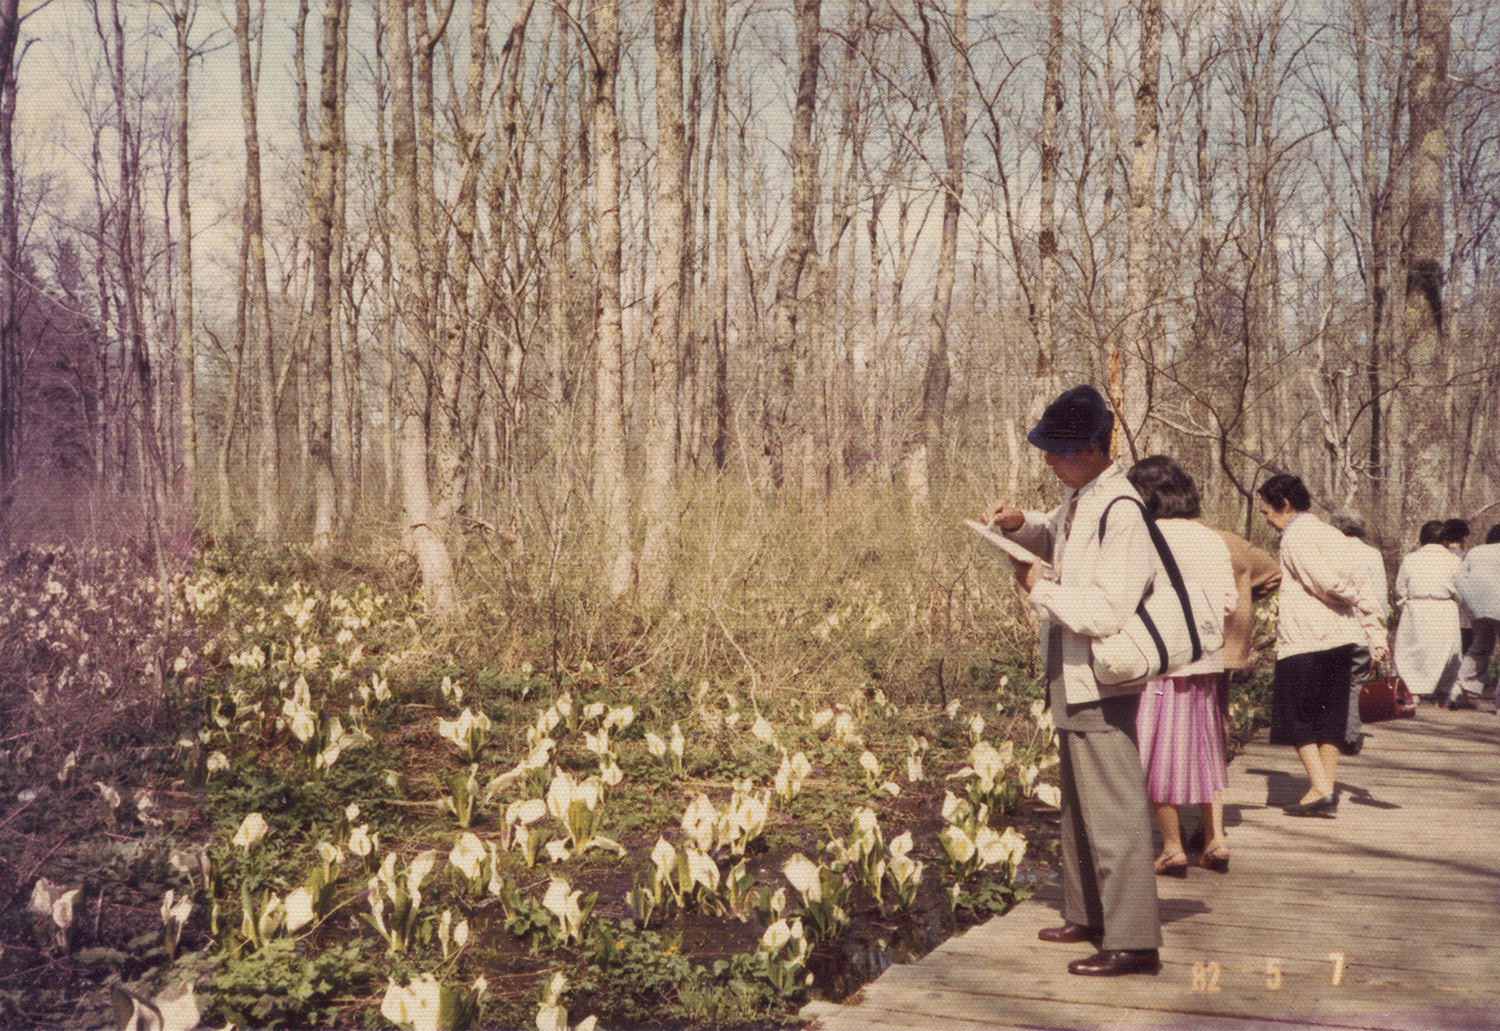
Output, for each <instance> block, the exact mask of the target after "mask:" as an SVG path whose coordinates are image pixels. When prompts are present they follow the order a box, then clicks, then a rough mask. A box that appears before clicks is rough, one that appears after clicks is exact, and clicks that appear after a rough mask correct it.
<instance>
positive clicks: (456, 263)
mask: <svg viewBox="0 0 1500 1031" xmlns="http://www.w3.org/2000/svg"><path fill="white" fill-rule="evenodd" d="M530 11H531V4H530V3H527V4H526V5H525V12H524V15H523V16H527V15H529V14H530ZM489 52H490V30H489V19H488V10H487V5H485V4H482V3H477V4H474V5H473V6H472V7H471V8H470V12H469V64H468V69H467V71H466V73H465V77H464V95H463V106H462V107H461V108H460V110H459V114H458V118H457V122H456V127H457V130H458V132H457V136H458V162H459V170H460V171H459V188H458V200H457V202H456V203H455V204H454V208H453V228H454V236H455V247H454V253H453V271H452V286H451V288H450V293H451V295H452V298H453V311H454V327H453V332H452V333H451V334H450V338H449V340H450V342H449V346H450V347H453V348H455V349H456V351H457V354H455V355H454V356H453V365H454V367H455V368H456V370H457V373H458V374H457V376H455V377H454V379H453V389H454V390H455V391H456V395H457V396H455V397H453V398H451V399H449V401H448V403H449V404H451V405H452V407H453V413H454V414H453V422H454V434H455V437H456V439H457V440H461V441H463V442H464V445H463V446H461V447H458V448H455V450H454V456H455V457H456V456H457V455H459V454H470V455H472V449H473V441H474V438H475V433H476V430H477V425H476V424H477V421H478V418H479V408H480V397H481V391H480V388H479V367H480V350H481V348H482V347H483V345H484V342H485V340H486V339H487V333H486V331H485V329H484V328H483V327H482V326H481V325H479V324H478V320H477V319H476V318H475V315H476V313H477V310H478V308H479V307H480V305H479V303H478V301H479V298H480V297H481V296H482V291H483V289H484V287H483V282H482V277H477V276H476V270H478V269H480V268H482V266H481V265H480V264H479V262H478V258H479V249H480V247H481V246H482V244H480V242H479V236H478V221H479V173H480V167H481V164H482V161H483V158H482V153H481V149H480V148H481V146H482V144H483V141H484V126H485V102H484V78H485V64H486V62H488V60H489ZM476 278H479V279H480V280H481V281H480V282H479V283H476V282H474V280H475V279H476ZM470 465H472V462H462V461H460V462H458V463H457V464H456V466H455V468H454V469H453V470H452V471H451V476H452V491H453V496H454V499H455V503H462V501H463V499H464V498H465V497H467V496H468V494H469V492H470V491H471V490H472V489H474V486H475V485H474V484H473V482H472V480H471V477H470V471H469V467H470Z"/></svg>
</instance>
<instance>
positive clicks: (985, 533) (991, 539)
mask: <svg viewBox="0 0 1500 1031" xmlns="http://www.w3.org/2000/svg"><path fill="white" fill-rule="evenodd" d="M964 525H965V526H967V527H968V528H969V529H971V530H973V531H974V532H975V533H977V534H979V536H981V537H983V538H984V539H985V541H987V542H988V543H989V544H990V545H991V546H992V547H996V548H999V549H1000V550H1001V551H1003V552H1005V553H1006V554H1007V555H1009V556H1010V557H1011V558H1013V559H1015V560H1016V561H1017V562H1022V563H1025V564H1026V565H1030V564H1032V563H1034V562H1040V563H1041V564H1042V565H1044V566H1045V565H1046V564H1047V560H1046V559H1044V558H1042V557H1041V556H1040V555H1037V554H1035V553H1033V552H1031V551H1028V550H1026V549H1025V548H1023V547H1021V546H1020V545H1019V544H1017V543H1016V542H1015V541H1013V540H1011V539H1010V538H1009V537H1007V536H1005V534H1003V533H1001V532H1000V531H999V530H996V529H995V528H994V527H991V526H985V525H984V524H983V523H981V522H979V521H978V520H975V519H965V520H964Z"/></svg>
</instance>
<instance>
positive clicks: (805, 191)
mask: <svg viewBox="0 0 1500 1031" xmlns="http://www.w3.org/2000/svg"><path fill="white" fill-rule="evenodd" d="M820 2H821V0H795V3H794V7H793V9H794V12H795V13H794V17H795V18H796V25H797V71H798V77H797V97H796V102H795V105H794V106H793V108H792V141H791V153H792V206H791V226H790V228H789V229H788V231H787V242H786V248H785V250H784V251H783V253H782V256H781V271H780V274H779V275H778V277H777V280H776V298H775V301H774V302H773V305H774V312H775V315H774V326H773V330H772V334H773V335H772V351H773V359H772V362H771V365H772V368H771V370H770V371H771V376H772V377H773V378H772V381H771V382H769V383H767V384H766V399H767V408H766V419H765V424H766V439H767V442H768V445H769V448H770V458H771V479H772V482H774V483H775V484H776V486H778V487H780V486H782V485H783V484H784V483H785V482H786V480H787V479H791V480H792V481H793V482H800V481H801V479H802V475H801V474H802V472H803V471H804V470H802V469H801V468H800V466H799V467H798V468H797V469H796V470H792V469H789V468H788V465H789V463H790V462H791V461H792V460H793V456H800V455H804V454H805V453H807V452H808V450H809V448H808V446H807V442H806V437H807V436H808V435H809V434H810V432H811V427H810V425H809V421H808V420H809V415H808V412H809V405H808V403H807V402H806V400H805V399H803V397H802V395H804V394H806V393H807V390H806V385H805V384H803V383H801V382H800V381H799V380H800V368H799V366H800V365H801V364H802V362H800V361H799V356H800V354H801V352H802V351H803V346H802V344H801V342H800V341H799V339H798V335H797V317H798V303H797V302H798V298H797V291H798V288H799V287H800V285H801V283H802V273H803V271H804V270H805V268H806V266H807V261H808V259H809V258H810V257H811V256H812V254H813V249H814V242H813V225H814V222H815V220H816V218H817V154H816V153H815V152H814V150H813V115H814V113H815V112H816V109H817V101H818V30H819V23H818V16H819V10H820V6H819V5H820Z"/></svg>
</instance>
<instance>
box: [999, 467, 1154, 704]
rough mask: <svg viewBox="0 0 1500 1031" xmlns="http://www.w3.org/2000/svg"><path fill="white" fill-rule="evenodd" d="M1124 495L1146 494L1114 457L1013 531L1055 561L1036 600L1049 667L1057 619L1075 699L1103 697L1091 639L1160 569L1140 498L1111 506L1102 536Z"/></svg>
mask: <svg viewBox="0 0 1500 1031" xmlns="http://www.w3.org/2000/svg"><path fill="white" fill-rule="evenodd" d="M1075 496H1076V497H1077V499H1078V507H1077V510H1076V511H1075V513H1074V515H1073V526H1072V531H1071V533H1070V534H1069V535H1068V536H1067V538H1066V540H1065V539H1064V537H1063V523H1064V521H1065V520H1066V519H1067V514H1068V506H1069V504H1070V503H1071V502H1072V500H1073V498H1074V497H1075ZM1122 496H1123V497H1131V498H1135V499H1136V500H1137V501H1139V500H1140V495H1139V494H1137V493H1136V490H1135V488H1134V487H1132V486H1131V485H1130V481H1129V480H1127V479H1126V478H1125V471H1124V470H1123V469H1121V468H1120V466H1119V464H1118V463H1116V464H1113V465H1111V466H1110V467H1109V468H1108V469H1106V470H1104V472H1102V473H1100V474H1099V475H1098V476H1096V477H1095V478H1094V479H1093V480H1092V481H1091V482H1089V483H1087V484H1085V485H1084V486H1083V487H1081V488H1079V489H1078V490H1077V491H1076V492H1075V491H1069V492H1068V495H1067V497H1065V498H1064V499H1063V503H1062V505H1060V506H1059V507H1058V508H1056V509H1054V510H1053V511H1052V512H1050V513H1046V514H1043V513H1040V512H1027V513H1026V522H1025V524H1024V525H1022V527H1021V528H1020V529H1019V530H1017V531H1015V532H1014V533H1013V534H1011V535H1010V536H1012V537H1014V538H1015V539H1016V540H1017V541H1018V542H1020V543H1021V544H1022V545H1024V546H1026V547H1027V548H1030V549H1031V550H1032V551H1034V552H1036V553H1037V554H1038V555H1040V556H1042V557H1043V558H1045V559H1047V561H1049V562H1050V563H1051V564H1052V572H1051V574H1050V576H1051V579H1049V580H1044V581H1043V582H1041V583H1039V584H1037V585H1036V587H1035V588H1034V589H1033V590H1032V592H1031V601H1032V604H1033V605H1035V606H1036V608H1037V612H1038V614H1039V615H1040V616H1041V617H1042V619H1043V626H1042V653H1043V654H1042V666H1043V668H1044V669H1045V668H1047V658H1048V657H1047V654H1046V651H1047V641H1048V637H1049V636H1050V635H1049V627H1050V625H1051V624H1052V623H1057V624H1059V625H1060V626H1061V627H1062V630H1063V633H1062V651H1063V653H1062V675H1063V690H1064V693H1065V695H1066V697H1067V699H1068V704H1069V705H1082V704H1084V703H1086V702H1097V701H1099V700H1100V698H1101V697H1102V696H1101V693H1100V689H1099V682H1098V681H1097V680H1095V679H1094V667H1093V652H1092V649H1091V647H1090V642H1091V641H1093V640H1095V639H1098V638H1101V637H1108V636H1109V635H1110V634H1114V633H1118V632H1119V630H1120V629H1121V628H1122V627H1123V626H1124V625H1125V621H1126V620H1128V619H1129V618H1130V617H1131V616H1132V615H1133V614H1134V613H1135V610H1136V606H1138V605H1139V604H1140V603H1141V599H1142V598H1144V597H1145V596H1146V590H1147V588H1148V587H1150V586H1151V585H1152V584H1153V583H1154V582H1155V579H1156V577H1157V576H1158V575H1159V569H1160V562H1159V561H1158V560H1157V557H1156V548H1155V547H1154V546H1153V545H1152V543H1151V535H1150V533H1148V532H1147V530H1146V522H1145V519H1144V518H1143V517H1142V515H1141V510H1140V509H1138V508H1137V507H1136V506H1135V505H1131V504H1119V505H1116V506H1115V507H1114V508H1113V509H1111V510H1110V513H1109V519H1108V522H1107V524H1106V527H1105V535H1104V540H1103V541H1100V539H1099V517H1100V516H1101V515H1103V513H1104V509H1105V507H1106V506H1107V505H1108V504H1109V503H1110V502H1111V501H1113V500H1114V499H1115V498H1118V497H1122ZM1160 575H1161V583H1162V588H1163V589H1165V590H1171V587H1170V585H1168V584H1167V582H1166V576H1165V574H1160ZM1140 689H1141V688H1140V684H1139V683H1136V684H1134V685H1132V686H1130V687H1128V688H1125V689H1124V690H1123V691H1118V692H1109V691H1106V693H1124V694H1137V693H1139V692H1140Z"/></svg>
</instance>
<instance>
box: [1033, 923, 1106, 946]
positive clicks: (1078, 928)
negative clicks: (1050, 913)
mask: <svg viewBox="0 0 1500 1031" xmlns="http://www.w3.org/2000/svg"><path fill="white" fill-rule="evenodd" d="M1036 936H1037V937H1038V938H1040V939H1041V940H1042V941H1044V942H1055V943H1057V944H1059V945H1072V944H1073V943H1074V942H1091V941H1098V940H1099V939H1100V938H1101V937H1103V932H1102V931H1099V930H1097V929H1095V928H1093V927H1085V926H1083V925H1082V924H1075V923H1071V922H1068V923H1064V924H1063V925H1062V926H1061V927H1044V928H1042V929H1041V930H1040V931H1038V932H1037V933H1036Z"/></svg>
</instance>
